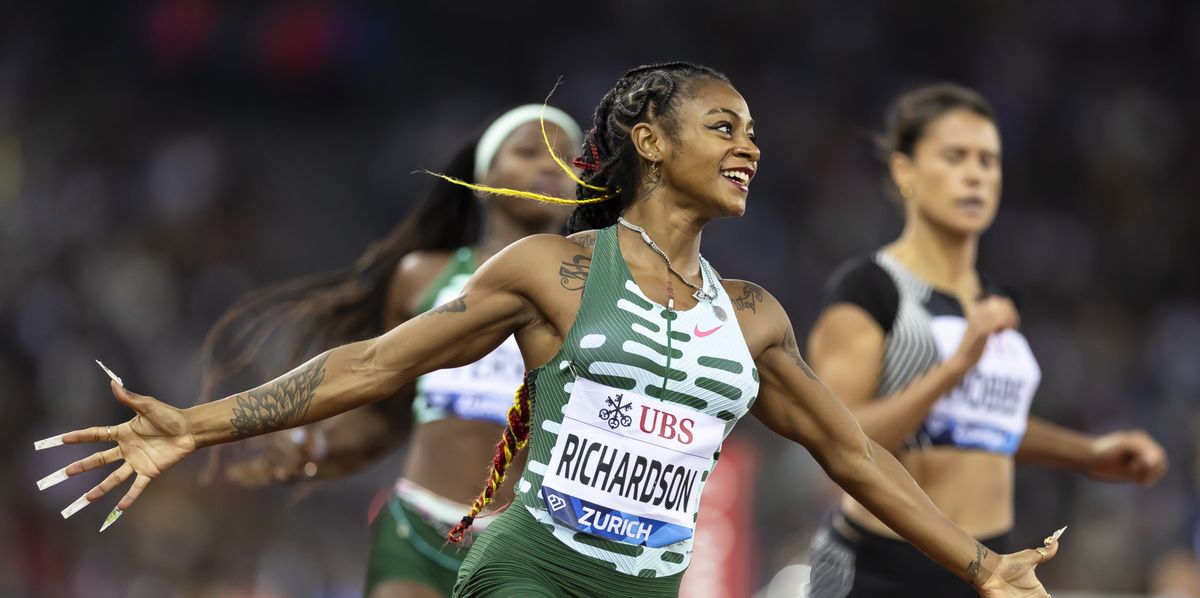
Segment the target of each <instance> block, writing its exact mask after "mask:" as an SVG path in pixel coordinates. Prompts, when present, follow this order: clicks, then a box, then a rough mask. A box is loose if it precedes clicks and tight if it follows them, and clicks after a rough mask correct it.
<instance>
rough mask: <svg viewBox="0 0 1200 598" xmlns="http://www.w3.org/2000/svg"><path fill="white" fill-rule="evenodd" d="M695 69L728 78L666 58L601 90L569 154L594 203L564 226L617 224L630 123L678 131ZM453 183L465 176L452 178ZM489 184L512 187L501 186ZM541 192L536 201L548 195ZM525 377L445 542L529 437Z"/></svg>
mask: <svg viewBox="0 0 1200 598" xmlns="http://www.w3.org/2000/svg"><path fill="white" fill-rule="evenodd" d="M701 77H703V78H709V79H716V80H718V81H721V82H723V83H728V82H729V78H728V77H726V76H725V75H723V74H721V73H719V72H717V71H715V70H713V69H711V68H708V67H706V66H699V65H695V64H691V63H687V62H668V63H663V64H654V65H649V66H640V67H638V68H635V69H633V70H631V71H628V72H626V73H625V74H624V75H621V78H620V79H617V83H616V85H614V86H613V88H612V89H611V90H609V92H608V93H606V94H604V98H603V99H602V100H600V105H599V106H597V107H596V113H595V116H594V117H593V127H592V130H591V131H589V132H588V134H587V136H586V138H585V139H584V141H583V155H582V156H580V157H579V158H577V159H576V160H575V161H574V164H575V166H576V167H577V168H580V169H582V170H583V176H582V178H580V179H576V180H577V181H578V182H580V184H578V185H577V186H576V188H575V197H576V202H583V201H589V200H590V201H592V202H594V203H576V206H575V210H574V211H572V212H571V216H570V219H569V220H568V221H567V233H568V234H571V233H576V232H579V231H582V230H590V229H593V228H604V227H607V226H612V225H613V224H616V222H617V217H618V216H620V215H621V213H622V212H623V211H625V208H626V207H628V205H629V202H630V201H632V200H633V198H634V197H637V187H638V184H639V182H640V181H641V177H642V175H643V170H642V169H643V168H645V167H644V166H643V165H642V164H641V160H639V159H638V154H637V150H636V149H634V147H633V144H632V143H630V140H629V133H630V130H631V129H633V127H634V125H636V124H638V123H641V122H650V121H652V120H653V121H654V122H656V123H658V124H659V125H660V126H662V127H663V129H664V130H665V131H666V132H667V134H669V135H674V134H675V133H677V132H678V130H679V129H678V123H677V122H676V121H675V119H674V114H673V112H674V109H675V108H676V107H677V106H678V105H679V101H678V100H679V98H681V97H684V94H685V93H686V92H687V89H686V86H687V85H688V84H689V83H691V82H693V81H694V80H696V79H698V78H701ZM563 167H564V168H566V166H565V165H564V166H563ZM435 174H436V173H435ZM443 178H445V177H443ZM456 184H460V185H463V184H464V183H463V182H462V181H456ZM477 187H478V186H477ZM491 191H492V192H496V193H499V194H502V195H515V194H513V193H510V192H509V191H510V190H506V189H491ZM515 196H518V197H525V196H527V195H515ZM539 197H541V199H540V200H541V201H546V200H553V199H554V198H550V197H542V196H539ZM597 200H600V201H597ZM573 203H575V202H573ZM527 383H528V380H526V384H527ZM526 384H522V385H521V386H520V387H519V388H518V389H517V391H516V394H515V396H514V397H513V405H512V407H511V408H510V409H509V410H508V426H507V427H506V428H505V429H504V432H503V433H502V434H501V435H500V441H499V442H498V443H497V444H496V453H495V455H494V456H493V457H492V462H491V464H490V465H489V466H488V473H487V479H485V480H484V487H483V491H482V492H480V493H479V496H478V497H476V498H475V501H474V502H473V503H472V504H471V510H470V511H469V512H468V513H467V514H466V515H465V516H464V517H463V518H462V520H461V521H459V523H458V524H457V525H455V526H454V528H453V529H451V530H450V532H449V533H448V534H446V539H447V540H449V541H450V542H453V543H456V544H457V543H460V542H462V541H463V539H464V538H465V537H466V532H467V530H468V529H470V527H471V524H473V523H474V522H475V518H476V517H478V516H479V514H480V513H481V512H483V510H484V508H486V507H487V505H488V504H489V503H491V502H492V499H493V498H494V497H495V496H496V493H497V491H498V490H499V488H500V485H501V484H503V483H504V477H505V474H506V473H507V471H508V468H509V466H510V465H511V464H512V460H513V458H514V457H515V456H516V455H517V453H518V452H520V451H521V449H523V448H525V446H526V444H527V443H528V442H529V431H530V424H529V422H530V417H531V415H530V412H531V408H530V396H529V389H528V388H527V385H526Z"/></svg>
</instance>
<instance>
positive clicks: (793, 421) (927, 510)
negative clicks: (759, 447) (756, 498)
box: [739, 299, 1057, 596]
mask: <svg viewBox="0 0 1200 598" xmlns="http://www.w3.org/2000/svg"><path fill="white" fill-rule="evenodd" d="M743 315H744V314H742V313H741V312H739V317H743ZM753 317H754V318H755V319H758V318H766V320H765V321H760V322H758V323H757V324H752V323H750V324H748V325H744V326H743V329H746V328H752V329H753V328H757V329H758V331H759V332H760V334H765V335H768V336H770V337H773V338H772V339H771V340H768V341H767V342H765V343H762V346H765V349H764V350H762V351H761V353H760V354H759V356H758V358H757V359H756V360H755V361H756V364H757V366H758V368H759V373H760V377H761V388H760V390H759V396H758V400H757V401H756V402H755V404H754V407H753V413H754V415H755V416H756V417H758V418H759V419H760V420H761V421H762V422H763V423H764V424H766V425H767V426H768V427H769V428H771V429H772V430H773V431H775V432H776V433H778V434H780V435H782V436H784V437H786V438H789V439H791V440H794V441H796V442H798V443H800V444H803V445H804V446H805V447H806V448H808V450H809V451H810V452H811V453H812V454H813V456H814V457H815V458H816V460H817V462H818V463H820V464H821V466H822V468H824V469H825V471H826V472H827V473H828V474H829V475H830V477H831V478H833V480H834V481H835V482H837V483H838V484H839V485H840V486H842V488H844V489H845V490H846V491H847V492H849V493H850V495H851V496H853V497H854V498H856V499H857V500H858V501H859V502H860V503H862V504H863V505H865V506H866V507H867V508H868V509H870V510H871V512H872V513H875V515H876V516H878V517H879V518H880V519H881V520H882V521H883V522H884V523H886V524H887V525H888V526H889V527H890V528H892V529H893V530H895V531H896V532H897V533H899V534H900V535H901V536H903V537H904V538H905V539H907V540H908V541H909V542H911V543H912V544H913V545H914V546H916V547H917V548H918V549H919V550H921V551H922V552H924V553H925V554H926V555H928V556H929V557H930V558H932V559H933V560H934V561H936V562H938V563H939V564H941V565H942V566H943V567H945V568H947V569H949V570H950V571H952V572H954V573H955V574H956V575H958V576H959V577H961V578H962V579H964V580H966V581H967V582H969V583H971V584H972V585H973V586H975V587H976V588H977V589H978V590H979V591H980V593H981V594H983V595H987V596H1026V595H1029V596H1045V595H1046V593H1045V590H1044V589H1042V587H1041V584H1040V582H1038V580H1037V578H1036V576H1035V575H1034V574H1033V568H1034V567H1035V566H1036V565H1037V563H1039V562H1041V561H1042V560H1045V559H1047V558H1050V557H1051V556H1053V554H1054V552H1055V551H1056V550H1057V543H1052V544H1053V545H1051V546H1048V547H1047V548H1046V549H1044V552H1045V553H1046V554H1045V555H1043V554H1041V553H1040V552H1035V551H1032V550H1027V551H1023V552H1020V553H1016V554H1014V555H996V554H993V553H992V552H991V551H989V550H988V549H986V548H984V547H983V545H981V544H980V543H979V542H977V541H976V540H975V539H974V538H972V537H971V536H970V535H969V534H967V533H966V532H964V531H963V530H962V529H960V528H959V527H958V526H956V525H955V524H954V523H953V522H952V521H950V519H949V518H947V517H946V516H945V515H944V514H942V512H941V511H939V510H938V509H937V507H936V506H934V504H933V503H932V502H931V501H930V500H929V498H928V497H927V496H926V495H925V493H924V492H923V491H922V490H921V488H920V487H919V486H917V484H916V483H915V482H914V481H913V480H912V477H911V476H909V475H908V472H906V471H905V470H904V468H903V467H901V465H900V464H899V462H897V461H896V459H895V457H893V456H892V455H891V453H889V452H888V451H886V450H884V449H883V448H882V447H880V446H879V445H878V444H876V443H875V442H874V441H873V440H871V439H870V438H869V437H868V436H867V435H866V434H865V433H864V432H863V430H862V428H861V427H860V426H859V425H858V422H857V420H856V419H855V418H854V416H853V415H852V414H851V413H850V411H849V410H848V409H847V408H846V407H845V405H844V404H843V403H842V402H841V401H840V400H838V399H837V398H836V397H835V396H833V394H831V393H830V392H829V390H828V389H826V388H825V386H824V385H823V384H821V382H820V381H819V380H818V379H817V377H816V375H815V374H814V373H813V372H812V370H811V369H810V368H809V367H808V365H807V364H805V362H804V360H803V359H802V358H801V357H800V351H799V348H798V346H797V343H796V337H795V334H794V332H793V331H792V327H791V323H790V322H789V321H788V318H787V315H786V314H785V313H784V312H783V310H782V308H780V307H779V305H778V303H776V302H775V301H774V300H773V299H768V300H767V301H766V302H765V305H764V306H763V308H762V309H759V310H758V312H757V314H756V316H753ZM764 329H766V330H767V331H766V332H763V330H764ZM772 329H773V330H772Z"/></svg>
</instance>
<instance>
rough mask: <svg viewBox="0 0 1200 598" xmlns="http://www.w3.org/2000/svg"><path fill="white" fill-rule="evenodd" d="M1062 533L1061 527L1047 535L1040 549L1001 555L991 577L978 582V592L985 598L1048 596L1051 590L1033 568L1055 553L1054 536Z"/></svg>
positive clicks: (1055, 542)
mask: <svg viewBox="0 0 1200 598" xmlns="http://www.w3.org/2000/svg"><path fill="white" fill-rule="evenodd" d="M1063 529H1064V530H1065V529H1066V528H1063ZM1061 534H1062V530H1060V531H1059V532H1058V533H1057V534H1056V535H1054V536H1050V537H1048V538H1046V542H1045V544H1046V545H1045V546H1044V547H1042V548H1038V549H1036V550H1032V549H1031V550H1022V551H1021V552H1014V553H1012V554H1004V555H1000V562H999V563H998V564H997V565H996V568H995V570H994V571H993V572H992V575H991V577H989V578H988V579H987V580H986V581H984V582H983V583H982V584H980V586H979V588H978V591H979V595H980V596H984V597H985V598H1049V597H1050V593H1049V592H1047V591H1046V588H1044V587H1042V582H1041V581H1038V578H1037V574H1036V573H1035V571H1036V569H1037V566H1038V565H1040V564H1042V563H1044V562H1046V561H1048V560H1050V559H1052V558H1054V555H1056V554H1058V538H1057V537H1056V536H1058V535H1061Z"/></svg>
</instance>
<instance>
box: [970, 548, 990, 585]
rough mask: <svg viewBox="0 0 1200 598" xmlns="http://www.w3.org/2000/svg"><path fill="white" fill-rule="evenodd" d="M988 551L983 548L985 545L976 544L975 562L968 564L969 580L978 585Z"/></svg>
mask: <svg viewBox="0 0 1200 598" xmlns="http://www.w3.org/2000/svg"><path fill="white" fill-rule="evenodd" d="M987 554H988V550H987V549H986V548H984V547H983V544H980V543H978V542H976V543H975V560H973V561H971V562H970V563H967V578H968V579H970V580H971V581H972V582H975V583H978V582H979V580H978V579H976V577H979V572H980V570H982V569H983V559H985V558H987Z"/></svg>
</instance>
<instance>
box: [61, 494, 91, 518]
mask: <svg viewBox="0 0 1200 598" xmlns="http://www.w3.org/2000/svg"><path fill="white" fill-rule="evenodd" d="M91 503H92V501H90V500H88V498H87V495H86V494H84V495H83V496H80V497H79V498H77V499H75V502H73V503H71V504H70V505H69V506H67V508H65V509H63V510H62V517H63V519H66V518H68V517H70V516H71V515H74V514H76V513H78V512H79V509H82V508H84V507H86V506H88V505H89V504H91Z"/></svg>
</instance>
